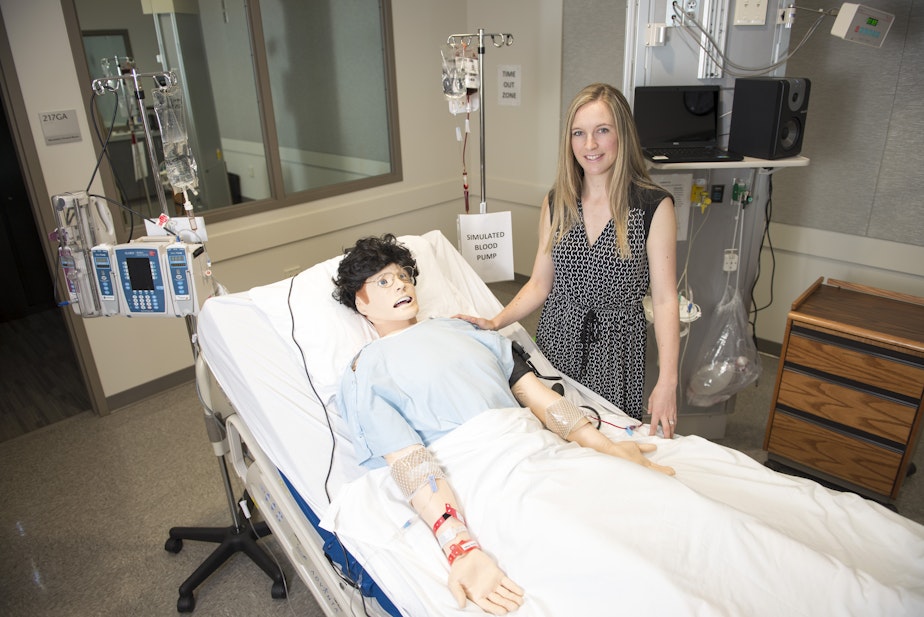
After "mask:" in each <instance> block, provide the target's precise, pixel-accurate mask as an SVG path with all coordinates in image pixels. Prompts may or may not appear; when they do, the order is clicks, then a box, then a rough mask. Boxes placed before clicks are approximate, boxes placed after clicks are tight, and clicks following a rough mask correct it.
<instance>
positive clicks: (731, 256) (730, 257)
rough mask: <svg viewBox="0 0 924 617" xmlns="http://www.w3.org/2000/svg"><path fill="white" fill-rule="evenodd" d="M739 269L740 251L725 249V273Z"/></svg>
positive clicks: (723, 266) (723, 265) (723, 263)
mask: <svg viewBox="0 0 924 617" xmlns="http://www.w3.org/2000/svg"><path fill="white" fill-rule="evenodd" d="M737 269H738V249H725V259H724V261H723V262H722V270H723V271H724V272H734V271H735V270H737Z"/></svg>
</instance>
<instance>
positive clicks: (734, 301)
mask: <svg viewBox="0 0 924 617" xmlns="http://www.w3.org/2000/svg"><path fill="white" fill-rule="evenodd" d="M697 366H698V368H697V370H696V372H695V373H693V376H692V377H691V378H690V382H689V383H688V384H687V388H686V397H687V402H688V403H689V404H690V405H693V406H694V407H709V406H710V405H715V404H716V403H721V402H722V401H725V400H728V399H729V398H731V396H732V395H734V394H736V393H738V392H740V391H741V390H742V389H744V388H745V387H747V386H748V385H750V384H752V383H754V382H755V381H757V378H758V377H760V371H761V364H760V357H759V356H758V353H757V347H756V345H755V344H754V339H753V338H752V337H751V336H750V333H749V324H748V320H747V311H746V310H745V306H744V302H743V301H742V300H741V295H740V294H739V293H738V291H737V289H735V288H733V287H732V286H731V285H729V286H727V287H726V288H725V294H724V295H723V296H722V300H721V302H719V305H718V306H717V307H716V310H715V316H714V318H713V320H712V323H711V324H710V326H709V330H708V331H707V334H706V338H705V339H704V342H703V347H702V351H701V354H700V362H699V364H698V365H697Z"/></svg>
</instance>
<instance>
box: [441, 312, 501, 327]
mask: <svg viewBox="0 0 924 617" xmlns="http://www.w3.org/2000/svg"><path fill="white" fill-rule="evenodd" d="M452 317H453V319H462V320H464V321H467V322H468V323H470V324H472V325H473V326H477V327H478V328H479V329H481V330H497V327H496V326H495V325H494V321H493V320H491V319H485V318H484V317H473V316H471V315H462V314H458V315H453V316H452Z"/></svg>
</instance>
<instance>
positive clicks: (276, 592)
mask: <svg viewBox="0 0 924 617" xmlns="http://www.w3.org/2000/svg"><path fill="white" fill-rule="evenodd" d="M272 595H273V599H274V600H282V599H283V598H285V597H286V596H287V595H288V594H287V593H286V580H285V579H284V578H283V579H280V580H278V581H276V582H274V583H273V591H272Z"/></svg>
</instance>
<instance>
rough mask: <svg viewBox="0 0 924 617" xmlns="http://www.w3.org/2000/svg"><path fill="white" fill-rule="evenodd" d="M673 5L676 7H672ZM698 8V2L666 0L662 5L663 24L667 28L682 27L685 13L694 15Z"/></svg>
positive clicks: (692, 0) (693, 0) (691, 0)
mask: <svg viewBox="0 0 924 617" xmlns="http://www.w3.org/2000/svg"><path fill="white" fill-rule="evenodd" d="M674 3H676V4H677V6H674ZM697 6H698V0H667V2H665V3H664V22H665V25H666V26H667V27H672V26H682V25H684V23H683V16H684V15H686V14H687V13H695V12H696V9H697Z"/></svg>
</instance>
